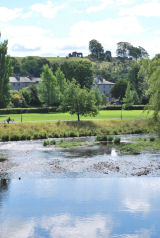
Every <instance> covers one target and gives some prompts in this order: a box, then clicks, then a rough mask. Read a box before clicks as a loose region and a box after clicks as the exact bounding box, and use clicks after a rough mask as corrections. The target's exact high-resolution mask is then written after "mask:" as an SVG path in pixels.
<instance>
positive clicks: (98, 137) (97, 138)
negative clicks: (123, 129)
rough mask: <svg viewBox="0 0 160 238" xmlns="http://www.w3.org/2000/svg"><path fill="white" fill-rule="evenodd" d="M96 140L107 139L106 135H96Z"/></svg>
mask: <svg viewBox="0 0 160 238" xmlns="http://www.w3.org/2000/svg"><path fill="white" fill-rule="evenodd" d="M96 141H108V137H107V136H97V137H96Z"/></svg>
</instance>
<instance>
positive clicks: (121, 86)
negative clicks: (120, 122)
mask: <svg viewBox="0 0 160 238" xmlns="http://www.w3.org/2000/svg"><path fill="white" fill-rule="evenodd" d="M127 85H128V82H127V80H125V79H119V80H118V81H117V82H116V83H115V85H114V86H113V87H112V88H111V95H112V97H114V98H117V99H119V100H120V101H121V100H122V99H123V97H124V96H125V92H126V89H127Z"/></svg>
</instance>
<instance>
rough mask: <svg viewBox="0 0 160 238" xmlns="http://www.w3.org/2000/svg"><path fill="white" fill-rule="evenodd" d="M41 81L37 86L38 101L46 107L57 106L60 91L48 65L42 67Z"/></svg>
mask: <svg viewBox="0 0 160 238" xmlns="http://www.w3.org/2000/svg"><path fill="white" fill-rule="evenodd" d="M41 78H42V81H41V82H40V84H39V94H40V100H41V101H42V102H43V103H46V104H47V105H48V106H51V105H58V104H59V102H60V89H59V85H58V83H57V79H56V77H55V76H54V75H53V73H52V71H51V69H50V68H49V66H48V64H46V65H44V66H43V72H42V74H41Z"/></svg>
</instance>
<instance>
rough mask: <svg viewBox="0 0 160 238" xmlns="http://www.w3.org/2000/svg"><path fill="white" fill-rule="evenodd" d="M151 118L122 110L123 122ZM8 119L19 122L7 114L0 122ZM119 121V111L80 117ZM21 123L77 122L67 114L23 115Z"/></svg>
mask: <svg viewBox="0 0 160 238" xmlns="http://www.w3.org/2000/svg"><path fill="white" fill-rule="evenodd" d="M151 116H152V112H150V113H149V114H148V112H147V111H143V110H127V111H126V110H123V111H122V119H123V120H142V119H147V118H150V117H151ZM8 117H10V118H11V119H14V121H15V122H20V121H21V114H8V115H0V121H1V122H3V121H4V120H6V119H7V118H8ZM111 119H121V110H111V111H110V110H102V111H100V112H99V114H98V115H97V116H96V117H89V116H88V117H83V116H82V117H81V120H111ZM22 120H23V122H46V121H56V120H57V121H58V120H62V121H64V120H77V116H76V115H70V114H69V113H24V114H23V115H22Z"/></svg>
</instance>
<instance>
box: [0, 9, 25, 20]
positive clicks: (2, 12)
mask: <svg viewBox="0 0 160 238" xmlns="http://www.w3.org/2000/svg"><path fill="white" fill-rule="evenodd" d="M22 11H23V9H21V8H15V9H9V8H6V7H0V22H1V23H2V22H3V23H6V22H9V21H12V20H14V19H16V18H18V17H20V16H21V15H22Z"/></svg>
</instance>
